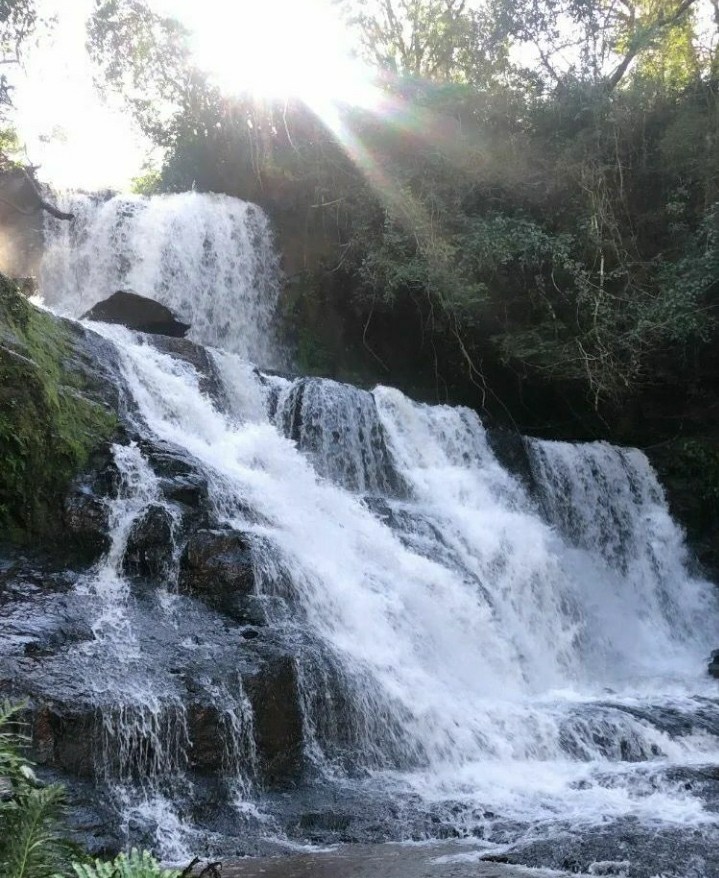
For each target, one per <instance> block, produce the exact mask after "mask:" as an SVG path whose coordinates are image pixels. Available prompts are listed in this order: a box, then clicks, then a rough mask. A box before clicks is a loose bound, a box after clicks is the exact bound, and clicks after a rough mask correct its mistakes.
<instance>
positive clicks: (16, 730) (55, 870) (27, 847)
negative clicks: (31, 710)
mask: <svg viewBox="0 0 719 878" xmlns="http://www.w3.org/2000/svg"><path fill="white" fill-rule="evenodd" d="M21 710H22V706H12V705H10V704H8V703H4V704H3V705H1V706H0V874H2V875H3V878H66V876H69V869H70V860H71V859H73V858H77V853H78V852H77V849H76V848H75V846H74V845H71V844H70V843H69V842H67V840H66V839H64V838H63V836H62V817H63V808H64V802H65V799H64V792H63V790H62V788H61V787H59V786H56V785H53V786H41V785H40V784H39V783H38V782H37V780H36V778H35V775H34V773H33V771H32V768H31V767H30V765H29V763H28V762H27V760H26V759H24V758H23V757H22V756H21V748H22V747H23V746H26V745H27V739H26V738H25V736H24V735H23V733H22V726H21V724H20V722H19V716H20V713H21Z"/></svg>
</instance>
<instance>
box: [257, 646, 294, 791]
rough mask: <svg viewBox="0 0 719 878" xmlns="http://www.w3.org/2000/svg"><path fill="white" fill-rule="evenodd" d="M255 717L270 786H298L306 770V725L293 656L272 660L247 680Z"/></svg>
mask: <svg viewBox="0 0 719 878" xmlns="http://www.w3.org/2000/svg"><path fill="white" fill-rule="evenodd" d="M245 687H246V690H247V696H248V698H249V699H250V703H251V704H252V711H253V714H254V732H255V743H256V745H257V752H258V756H259V758H260V761H261V773H262V776H263V778H264V779H265V782H266V783H267V785H268V786H269V787H275V788H277V787H286V786H294V785H296V784H297V782H298V781H299V779H300V777H301V774H302V769H303V764H304V763H303V723H302V708H301V706H300V695H299V686H298V680H297V668H296V666H295V662H294V659H293V658H292V656H290V655H278V656H277V657H275V658H271V659H270V660H269V661H268V662H267V664H266V665H265V666H264V667H263V668H262V670H261V671H260V672H258V673H257V674H255V675H253V676H251V677H249V678H247V679H246V680H245Z"/></svg>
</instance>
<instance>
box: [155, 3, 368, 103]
mask: <svg viewBox="0 0 719 878" xmlns="http://www.w3.org/2000/svg"><path fill="white" fill-rule="evenodd" d="M155 2H156V5H157V6H158V7H161V8H162V10H163V12H167V13H168V14H174V15H175V16H177V17H178V18H180V20H181V21H183V22H184V23H185V24H186V25H187V27H188V28H189V30H190V31H191V33H192V37H191V42H192V46H193V49H194V54H195V59H196V61H197V64H198V66H199V67H201V68H202V69H204V70H206V71H207V72H208V73H209V74H210V76H211V77H212V78H213V79H214V80H215V82H216V83H217V85H218V86H219V87H220V88H221V89H222V91H223V92H225V93H226V94H228V95H233V94H238V93H243V92H249V93H250V94H252V95H254V96H256V97H259V98H268V99H269V98H277V99H283V98H299V99H301V100H303V101H305V102H306V103H307V104H308V105H309V106H310V107H314V108H317V107H319V106H324V105H326V104H327V103H329V102H334V103H342V104H349V105H362V106H364V105H367V104H368V103H371V101H372V100H373V94H372V91H373V90H372V87H371V85H370V82H369V75H368V74H367V72H366V71H365V69H364V68H363V66H362V65H361V64H360V62H359V61H357V60H356V59H355V58H353V56H352V46H351V38H350V34H349V33H348V32H347V29H346V28H345V27H344V26H343V23H342V22H341V20H340V18H339V16H338V15H337V12H336V10H335V9H334V8H333V6H332V5H331V4H330V2H329V0H264V2H262V0H260V2H257V0H240V2H236V3H233V4H228V3H227V2H226V0H206V2H203V3H201V4H200V3H197V2H196V0H155Z"/></svg>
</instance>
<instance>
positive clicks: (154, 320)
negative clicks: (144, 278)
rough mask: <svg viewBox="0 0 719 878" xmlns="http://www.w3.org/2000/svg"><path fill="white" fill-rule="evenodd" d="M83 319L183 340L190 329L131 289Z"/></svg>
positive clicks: (169, 312) (93, 308)
mask: <svg viewBox="0 0 719 878" xmlns="http://www.w3.org/2000/svg"><path fill="white" fill-rule="evenodd" d="M82 319H83V320H97V321H99V322H102V323H119V324H121V325H122V326H126V327H127V328H128V329H134V330H135V331H137V332H147V333H151V334H155V335H169V336H172V337H174V338H184V336H185V335H186V334H187V331H188V329H189V328H190V327H189V325H188V324H187V323H182V322H181V321H180V320H178V319H177V317H176V316H175V314H174V313H173V312H172V311H171V310H170V309H169V308H167V307H165V306H164V305H161V304H160V303H159V302H156V301H154V299H148V298H147V297H146V296H140V295H139V294H138V293H135V292H133V291H132V290H118V291H117V292H116V293H113V294H112V295H111V296H109V297H108V298H107V299H104V300H103V301H102V302H98V303H97V304H96V305H93V307H92V308H91V309H90V310H89V311H87V312H86V313H85V314H83V315H82Z"/></svg>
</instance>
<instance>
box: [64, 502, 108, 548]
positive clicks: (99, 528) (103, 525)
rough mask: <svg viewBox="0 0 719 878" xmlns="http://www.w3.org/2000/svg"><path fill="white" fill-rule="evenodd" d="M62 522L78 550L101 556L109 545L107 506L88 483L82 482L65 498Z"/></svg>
mask: <svg viewBox="0 0 719 878" xmlns="http://www.w3.org/2000/svg"><path fill="white" fill-rule="evenodd" d="M63 524H64V526H65V531H66V534H67V536H68V537H69V538H70V539H71V540H72V541H73V542H74V543H75V544H76V546H77V548H78V551H79V552H81V553H82V554H84V555H85V556H86V557H88V558H99V557H100V556H101V555H102V554H104V553H105V552H106V551H107V550H108V549H109V548H110V536H109V532H108V506H107V503H105V502H104V500H103V499H101V498H100V497H98V496H97V495H96V494H94V493H92V492H91V491H90V489H89V488H87V487H86V486H79V487H78V488H77V489H76V490H74V491H72V492H71V493H70V494H68V495H67V497H66V498H65V503H64V508H63Z"/></svg>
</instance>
